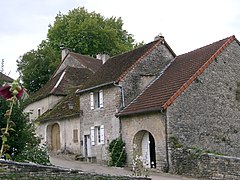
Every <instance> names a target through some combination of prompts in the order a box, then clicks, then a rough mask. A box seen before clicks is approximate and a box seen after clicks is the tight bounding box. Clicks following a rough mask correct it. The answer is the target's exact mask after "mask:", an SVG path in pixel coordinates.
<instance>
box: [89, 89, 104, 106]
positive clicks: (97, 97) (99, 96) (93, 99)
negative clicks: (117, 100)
mask: <svg viewBox="0 0 240 180" xmlns="http://www.w3.org/2000/svg"><path fill="white" fill-rule="evenodd" d="M90 106H91V109H97V108H103V91H102V90H100V91H96V92H91V93H90Z"/></svg>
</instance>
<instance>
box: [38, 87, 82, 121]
mask: <svg viewBox="0 0 240 180" xmlns="http://www.w3.org/2000/svg"><path fill="white" fill-rule="evenodd" d="M75 90H76V88H74V89H71V91H70V92H69V93H68V95H67V96H66V97H64V98H63V99H62V100H61V101H60V102H59V103H58V104H57V105H56V106H54V108H53V109H50V110H48V111H46V112H45V113H44V114H42V115H41V117H39V118H38V119H37V121H39V122H45V121H50V120H56V119H58V120H59V119H64V118H72V117H78V116H79V114H80V111H79V108H80V105H79V97H77V96H76V95H75ZM69 103H71V104H72V105H73V109H69Z"/></svg>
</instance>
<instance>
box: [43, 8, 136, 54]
mask: <svg viewBox="0 0 240 180" xmlns="http://www.w3.org/2000/svg"><path fill="white" fill-rule="evenodd" d="M122 26H123V21H122V19H121V18H116V17H111V18H104V17H103V16H101V15H100V14H98V13H95V12H91V13H89V12H87V10H86V9H84V8H76V9H73V10H72V11H69V13H68V14H67V15H64V14H61V13H59V14H58V15H57V16H56V18H55V22H54V24H53V26H52V25H50V26H49V30H48V36H47V37H48V40H49V42H50V44H51V46H52V47H53V48H54V49H59V47H60V46H62V45H63V46H65V47H67V48H70V49H72V50H73V51H75V52H78V53H81V54H86V55H91V56H96V55H97V54H99V53H105V54H109V55H110V56H112V55H116V54H119V53H122V52H125V51H128V50H131V49H132V48H133V46H134V44H133V42H134V39H133V37H132V35H131V34H128V32H127V31H126V30H123V27H122Z"/></svg>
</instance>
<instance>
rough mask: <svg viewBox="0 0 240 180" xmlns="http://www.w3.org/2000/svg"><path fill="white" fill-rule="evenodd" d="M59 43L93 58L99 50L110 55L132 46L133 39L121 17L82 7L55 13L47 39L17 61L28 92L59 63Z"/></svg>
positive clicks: (49, 74) (47, 77)
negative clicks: (66, 12) (124, 27)
mask: <svg viewBox="0 0 240 180" xmlns="http://www.w3.org/2000/svg"><path fill="white" fill-rule="evenodd" d="M62 46H64V47H66V48H69V49H71V50H72V51H74V52H76V53H80V54H83V55H90V56H93V57H95V56H96V55H97V54H100V53H102V54H103V53H104V54H109V55H110V56H113V55H116V54H119V53H122V52H126V51H129V50H131V49H133V47H134V39H133V36H132V35H131V34H129V33H128V32H127V31H126V30H124V29H123V21H122V19H121V18H116V17H111V18H105V17H103V16H101V15H100V14H98V13H95V12H90V13H89V12H88V11H87V10H86V9H84V8H76V9H73V10H71V11H69V13H68V14H66V15H64V14H62V13H59V14H57V16H56V17H55V22H54V24H53V25H49V29H48V34H47V39H46V40H44V41H43V42H42V43H41V44H40V45H39V47H38V49H37V50H31V51H29V52H27V53H25V54H24V55H23V56H21V57H20V58H19V60H18V61H17V65H18V72H19V73H20V75H21V79H22V81H23V84H24V86H25V87H26V88H27V89H28V90H29V92H35V91H37V90H38V89H39V88H41V87H42V85H44V84H45V83H46V82H47V81H48V80H49V78H50V77H51V75H52V74H53V72H54V70H55V69H56V67H57V65H58V64H59V63H60V49H61V47H62Z"/></svg>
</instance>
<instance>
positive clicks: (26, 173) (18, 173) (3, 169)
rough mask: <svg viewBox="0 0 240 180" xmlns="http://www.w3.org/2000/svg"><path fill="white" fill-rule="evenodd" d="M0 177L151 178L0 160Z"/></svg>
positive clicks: (113, 179)
mask: <svg viewBox="0 0 240 180" xmlns="http://www.w3.org/2000/svg"><path fill="white" fill-rule="evenodd" d="M0 177H1V179H84V180H88V179H91V180H92V179H93V180H97V179H104V180H105V179H106V180H115V179H118V180H128V179H131V180H148V179H151V178H142V177H130V176H111V175H108V174H96V173H88V172H83V171H80V170H72V169H64V168H60V167H54V166H42V165H37V164H31V163H18V162H12V161H5V160H0Z"/></svg>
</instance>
